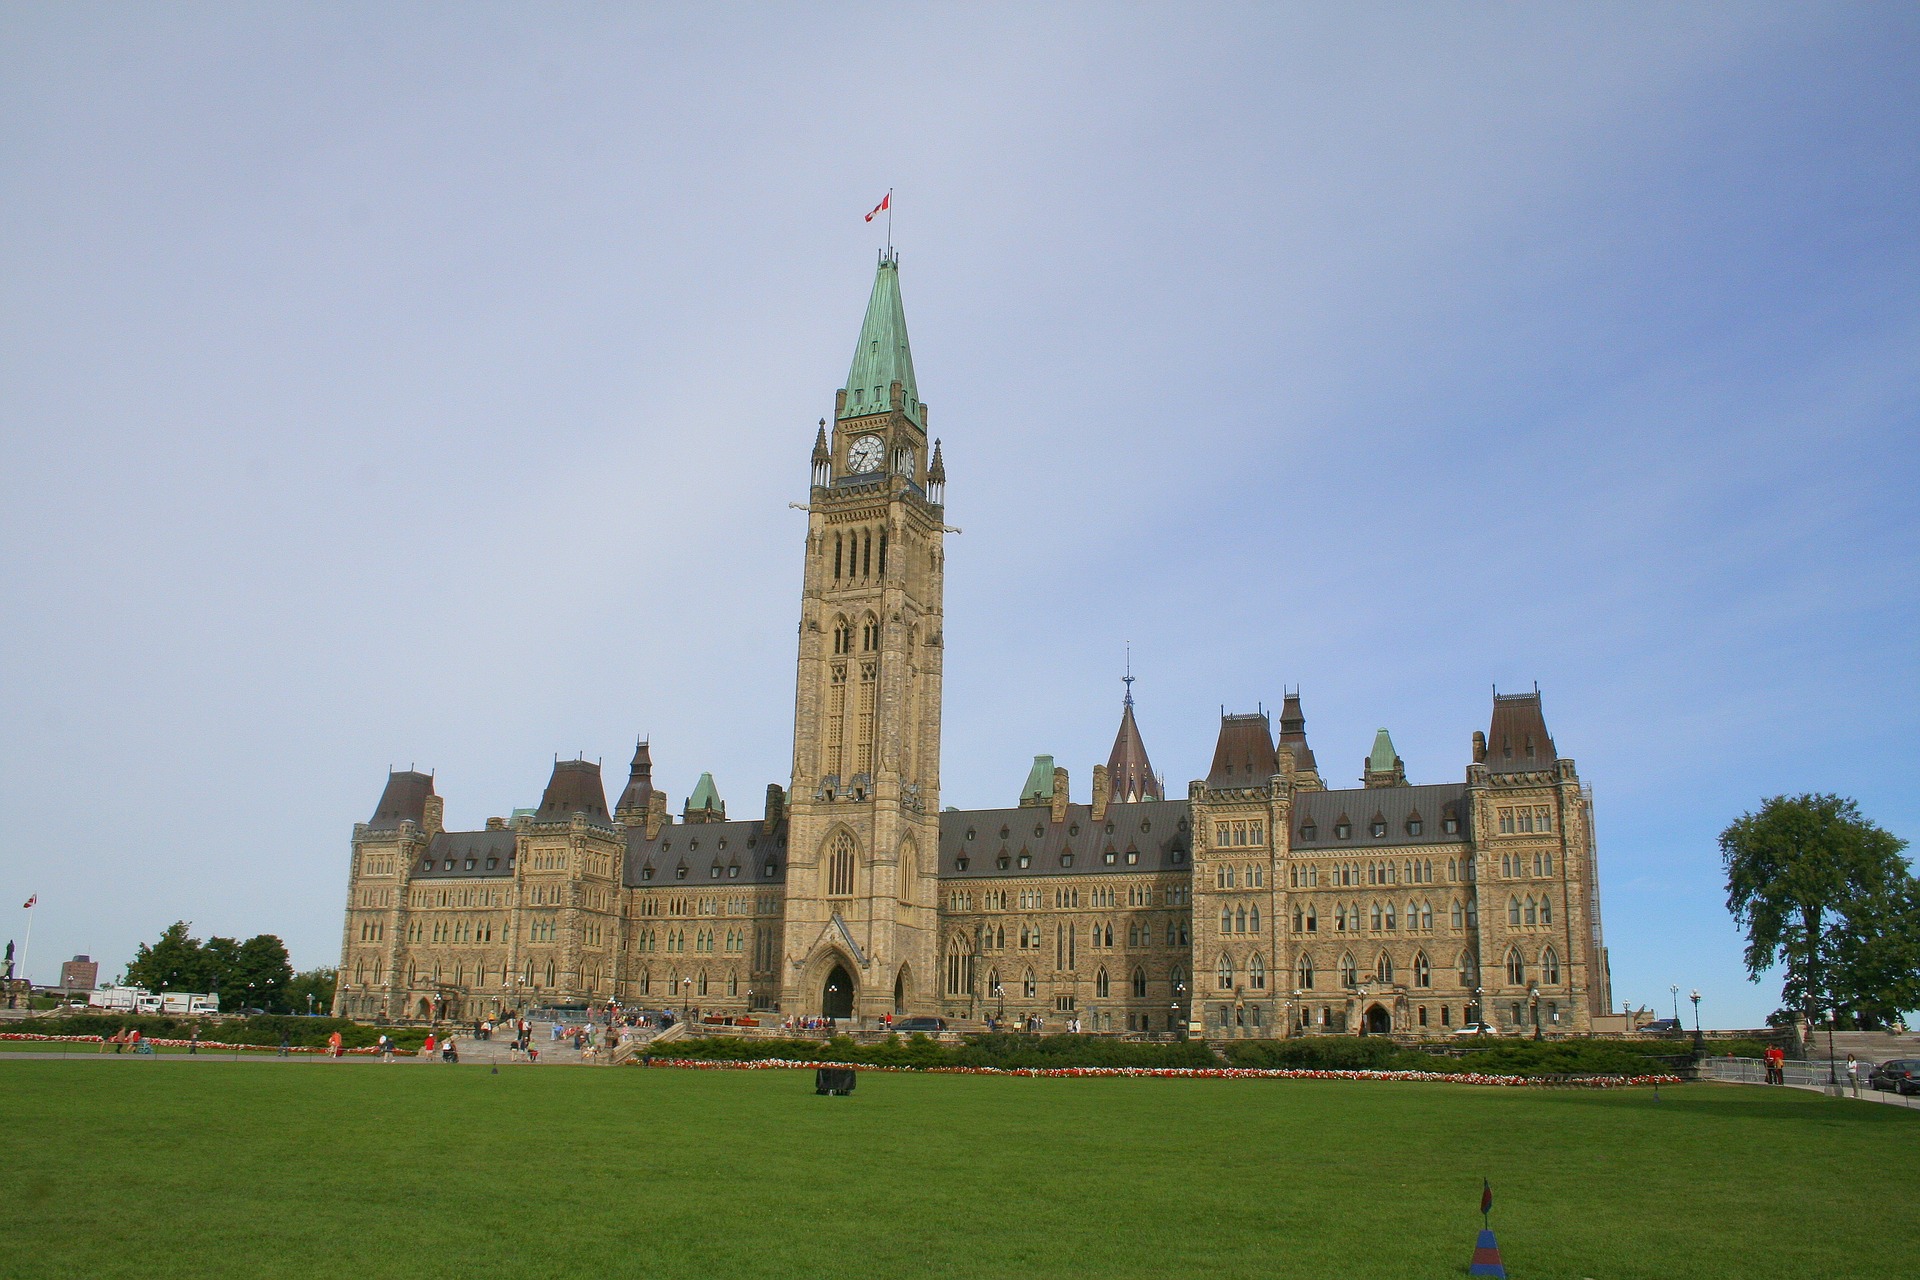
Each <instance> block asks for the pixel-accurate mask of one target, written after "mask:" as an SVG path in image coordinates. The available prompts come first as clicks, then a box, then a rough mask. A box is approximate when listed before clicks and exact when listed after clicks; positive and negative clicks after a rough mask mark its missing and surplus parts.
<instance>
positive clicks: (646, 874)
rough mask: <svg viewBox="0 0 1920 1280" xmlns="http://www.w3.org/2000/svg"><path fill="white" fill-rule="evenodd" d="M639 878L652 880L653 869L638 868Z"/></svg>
mask: <svg viewBox="0 0 1920 1280" xmlns="http://www.w3.org/2000/svg"><path fill="white" fill-rule="evenodd" d="M640 878H641V879H642V880H651V879H653V868H652V867H642V868H640Z"/></svg>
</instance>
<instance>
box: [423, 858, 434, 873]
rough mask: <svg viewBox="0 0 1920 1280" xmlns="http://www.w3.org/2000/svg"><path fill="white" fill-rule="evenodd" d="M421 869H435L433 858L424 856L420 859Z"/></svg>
mask: <svg viewBox="0 0 1920 1280" xmlns="http://www.w3.org/2000/svg"><path fill="white" fill-rule="evenodd" d="M420 869H421V870H422V871H431V870H433V859H432V858H422V859H420Z"/></svg>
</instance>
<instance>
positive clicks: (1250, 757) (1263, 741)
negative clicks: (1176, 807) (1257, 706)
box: [1207, 711, 1278, 787]
mask: <svg viewBox="0 0 1920 1280" xmlns="http://www.w3.org/2000/svg"><path fill="white" fill-rule="evenodd" d="M1277 763H1278V757H1277V756H1276V755H1275V754H1274V750H1273V727H1272V726H1271V725H1270V724H1269V723H1268V721H1267V713H1266V712H1264V711H1256V712H1254V713H1253V714H1251V715H1225V716H1221V717H1220V738H1219V741H1218V742H1216V743H1215V744H1214V748H1213V767H1212V768H1211V769H1209V770H1207V785H1208V786H1210V787H1217V786H1255V785H1258V784H1260V783H1264V782H1265V781H1266V780H1267V779H1268V778H1271V777H1272V776H1273V775H1274V774H1275V773H1276V772H1277V769H1276V765H1277Z"/></svg>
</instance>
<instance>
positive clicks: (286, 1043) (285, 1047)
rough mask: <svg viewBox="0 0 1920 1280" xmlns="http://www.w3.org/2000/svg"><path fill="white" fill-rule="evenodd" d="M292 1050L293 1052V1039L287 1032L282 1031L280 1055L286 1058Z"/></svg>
mask: <svg viewBox="0 0 1920 1280" xmlns="http://www.w3.org/2000/svg"><path fill="white" fill-rule="evenodd" d="M292 1052H293V1041H291V1040H289V1039H288V1038H287V1033H286V1032H284V1031H282V1032H281V1033H280V1052H279V1054H278V1056H279V1057H282V1058H284V1057H286V1056H287V1055H288V1054H290V1053H292Z"/></svg>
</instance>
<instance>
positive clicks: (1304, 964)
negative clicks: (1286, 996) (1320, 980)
mask: <svg viewBox="0 0 1920 1280" xmlns="http://www.w3.org/2000/svg"><path fill="white" fill-rule="evenodd" d="M1293 985H1294V986H1296V987H1299V988H1300V989H1301V990H1302V991H1311V990H1313V957H1312V956H1301V957H1300V963H1299V964H1298V965H1296V966H1295V967H1294V970H1293Z"/></svg>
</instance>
